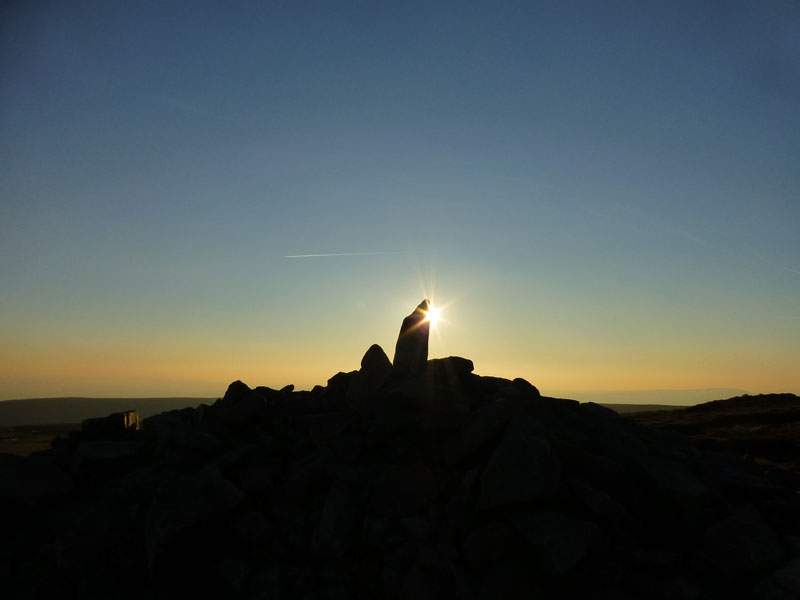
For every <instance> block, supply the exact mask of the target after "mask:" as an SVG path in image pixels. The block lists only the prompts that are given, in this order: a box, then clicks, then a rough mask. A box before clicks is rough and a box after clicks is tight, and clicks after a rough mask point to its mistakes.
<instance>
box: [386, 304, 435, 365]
mask: <svg viewBox="0 0 800 600" xmlns="http://www.w3.org/2000/svg"><path fill="white" fill-rule="evenodd" d="M429 308H430V300H428V299H427V298H426V299H425V300H423V301H422V302H420V304H419V306H417V308H415V309H414V312H412V313H411V314H410V315H408V316H407V317H406V318H405V319H403V324H402V325H401V326H400V334H399V335H398V336H397V345H396V346H395V351H394V360H393V361H392V377H395V378H404V377H410V376H413V375H417V374H420V373H422V372H424V371H425V365H426V363H427V361H428V336H429V333H430V323H429V322H428V321H427V320H426V319H427V312H428V309H429Z"/></svg>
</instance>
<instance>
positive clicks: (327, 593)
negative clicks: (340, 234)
mask: <svg viewBox="0 0 800 600" xmlns="http://www.w3.org/2000/svg"><path fill="white" fill-rule="evenodd" d="M426 308H427V304H426V303H424V302H423V304H421V305H420V307H418V308H417V309H416V310H415V311H414V312H413V313H412V315H410V316H409V317H408V318H407V319H406V320H405V321H404V323H403V327H402V329H401V333H400V336H399V339H398V344H397V348H396V352H395V360H394V365H393V364H392V362H390V361H389V358H388V357H387V356H386V354H385V353H384V351H383V350H382V349H381V348H380V347H379V346H377V345H375V346H372V347H371V348H369V350H368V351H367V352H366V354H365V355H364V358H363V360H362V362H361V368H360V369H359V370H357V371H351V372H346V373H345V372H342V373H338V374H336V375H335V376H333V377H332V378H331V379H330V380H329V381H328V382H327V385H326V386H324V387H323V386H317V387H315V388H314V389H313V390H311V391H294V390H293V388H292V387H291V386H288V387H286V388H283V389H281V390H275V389H270V388H268V387H255V388H251V387H249V386H247V385H245V384H244V383H242V382H241V381H236V382H234V383H232V384H231V385H230V386H229V387H228V390H227V392H226V393H225V395H224V397H222V398H221V399H219V400H217V401H216V402H215V403H214V404H213V405H210V406H208V405H201V406H198V407H196V408H186V409H183V410H176V411H171V412H165V413H162V414H159V415H155V416H152V417H149V418H147V419H144V420H143V421H142V422H141V423H139V421H138V419H137V418H134V416H133V415H132V414H125V413H123V414H122V415H112V416H110V417H107V418H106V419H105V420H102V419H101V420H92V421H91V422H88V423H87V425H86V427H85V428H84V430H83V431H82V432H79V433H76V434H74V435H72V436H71V437H70V438H68V439H63V440H59V441H58V443H54V445H53V448H52V449H51V450H49V451H46V452H42V453H37V454H34V455H31V456H29V457H26V458H19V457H12V456H10V455H2V456H0V520H2V523H0V530H1V531H2V532H3V534H2V536H0V540H1V541H0V596H2V597H3V598H54V599H57V598H172V597H176V598H177V597H181V598H183V597H212V596H213V597H217V598H243V599H253V600H256V599H273V598H274V599H278V598H280V599H284V598H286V599H288V598H292V599H294V598H305V599H308V600H313V599H319V600H322V599H329V600H334V599H337V600H338V599H341V600H347V599H357V598H364V599H366V598H387V599H395V598H396V599H401V598H410V599H413V600H426V599H429V598H430V599H433V598H453V599H455V598H460V599H476V600H479V599H495V598H511V599H515V598H564V597H567V598H587V599H589V598H591V599H601V598H608V599H611V598H614V599H617V598H623V599H624V598H665V599H666V598H669V599H671V600H674V599H684V598H685V599H690V598H692V599H694V598H696V599H700V598H725V599H728V598H732V597H736V598H741V597H752V598H762V599H773V598H774V599H781V598H797V597H800V496H798V493H797V490H795V489H792V488H790V487H786V486H785V485H783V484H781V482H779V481H775V480H773V479H772V478H771V477H770V474H769V473H765V472H762V471H761V469H760V468H759V467H758V466H756V465H755V464H753V463H750V462H748V461H747V460H745V459H741V458H736V457H734V456H731V455H726V454H722V453H712V452H701V451H699V450H697V449H696V448H695V447H693V446H692V445H691V444H690V443H689V441H688V440H687V439H686V438H683V437H681V436H680V435H678V434H673V433H669V432H664V431H656V430H650V429H647V428H644V427H642V426H640V425H637V424H636V423H634V422H631V421H629V420H626V419H623V418H621V417H619V416H618V415H617V414H616V413H615V412H613V411H611V410H609V409H606V408H603V407H601V406H599V405H596V404H591V403H589V404H579V403H578V402H575V401H571V400H563V399H556V398H549V397H545V396H542V395H540V393H539V391H538V390H537V389H536V387H534V386H533V385H531V384H530V383H528V382H527V381H525V380H523V379H515V380H513V381H512V380H508V379H503V378H497V377H481V376H478V375H476V374H474V373H473V364H472V362H471V361H469V360H467V359H464V358H459V357H449V358H442V359H434V360H428V359H427V335H428V332H427V324H426V323H425V321H424V312H425V309H426Z"/></svg>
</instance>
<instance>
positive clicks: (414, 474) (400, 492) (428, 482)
mask: <svg viewBox="0 0 800 600" xmlns="http://www.w3.org/2000/svg"><path fill="white" fill-rule="evenodd" d="M436 488H437V486H436V479H435V477H434V475H433V472H432V471H431V470H430V469H429V468H428V467H427V466H425V465H423V464H413V463H412V464H397V465H391V466H389V467H387V468H386V469H384V471H383V473H381V476H380V477H379V478H378V480H377V482H376V484H375V489H374V494H373V500H372V503H373V506H374V508H375V512H377V513H378V514H379V515H385V516H392V517H403V516H410V515H413V514H416V513H417V512H418V511H420V510H421V509H422V508H423V507H425V506H426V505H428V504H430V503H431V502H432V501H433V500H434V498H436V491H437V490H436Z"/></svg>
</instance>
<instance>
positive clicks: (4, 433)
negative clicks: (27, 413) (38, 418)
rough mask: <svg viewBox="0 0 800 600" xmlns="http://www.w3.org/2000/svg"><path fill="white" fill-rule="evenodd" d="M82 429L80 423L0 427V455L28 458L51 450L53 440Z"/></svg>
mask: <svg viewBox="0 0 800 600" xmlns="http://www.w3.org/2000/svg"><path fill="white" fill-rule="evenodd" d="M80 428H81V425H80V423H64V424H60V425H18V426H13V427H0V454H16V455H17V456H27V455H28V454H31V453H32V452H41V451H42V450H47V449H49V448H50V446H51V445H52V443H53V439H55V438H57V437H59V436H63V435H69V433H70V432H72V431H78V430H80Z"/></svg>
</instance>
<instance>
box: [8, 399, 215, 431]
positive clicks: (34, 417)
mask: <svg viewBox="0 0 800 600" xmlns="http://www.w3.org/2000/svg"><path fill="white" fill-rule="evenodd" d="M214 400H216V398H193V397H180V398H174V397H173V398H84V397H64V398H29V399H26V400H3V401H0V426H4V427H15V426H19V425H56V424H60V423H79V422H81V421H83V420H84V419H89V418H91V417H97V416H102V415H107V414H109V413H113V412H118V411H121V410H136V411H138V412H139V416H140V417H141V418H143V419H144V418H147V417H149V416H151V415H156V414H159V413H162V412H165V411H168V410H175V409H178V408H186V407H187V406H193V407H196V406H199V405H201V404H211V403H213V402H214Z"/></svg>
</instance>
